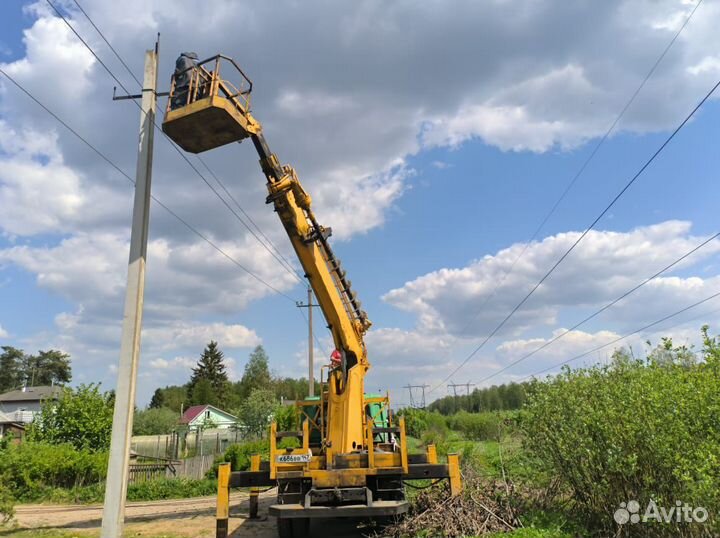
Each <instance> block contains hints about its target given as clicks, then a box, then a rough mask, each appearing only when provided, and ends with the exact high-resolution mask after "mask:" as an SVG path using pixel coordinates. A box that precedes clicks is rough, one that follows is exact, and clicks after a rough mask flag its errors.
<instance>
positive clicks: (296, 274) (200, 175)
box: [46, 0, 304, 283]
mask: <svg viewBox="0 0 720 538" xmlns="http://www.w3.org/2000/svg"><path fill="white" fill-rule="evenodd" d="M46 2H47V3H48V5H50V7H52V8H53V10H54V11H55V13H56V14H57V15H58V16H59V17H60V18H61V19H62V20H63V21H64V23H65V24H66V25H67V27H68V28H70V30H71V31H72V32H73V33H74V34H75V36H76V37H77V38H78V39H79V40H80V42H81V43H82V44H83V45H84V46H85V48H87V49H88V51H90V53H91V54H92V55H93V56H94V57H95V59H96V60H97V61H98V62H99V63H100V65H101V66H102V67H103V68H104V69H105V71H107V73H108V74H109V75H110V76H111V77H112V79H113V80H114V81H115V82H116V83H117V84H118V85H119V86H120V87H121V88H122V89H123V90H124V91H125V92H126V93H128V94H129V93H130V91H129V90H128V89H127V87H126V86H125V85H124V84H123V82H122V81H121V80H120V79H119V78H118V77H117V76H116V75H115V74H114V73H113V72H112V70H111V69H110V68H109V67H108V66H107V64H106V63H105V62H103V61H102V59H101V58H100V56H99V55H98V54H97V53H96V52H95V50H94V49H93V48H92V47H91V46H90V45H89V44H88V43H87V41H86V40H85V39H83V37H82V36H81V35H80V34H79V33H78V31H77V30H76V29H75V28H74V27H73V25H72V24H70V21H68V20H67V17H65V15H63V14H62V13H61V12H60V10H59V9H58V8H57V6H55V4H53V2H52V1H51V0H46ZM81 11H82V12H83V14H84V15H85V17H86V18H87V19H88V20H89V21H90V23H91V24H92V26H93V27H94V28H95V29H96V30H97V32H98V33H99V34H100V35H101V37H102V38H103V40H104V41H105V42H106V43H108V46H110V47H111V48H112V46H111V45H110V44H109V42H108V40H107V39H106V38H105V36H104V35H103V34H102V32H101V31H100V30H99V29H98V27H97V25H95V23H94V22H93V21H92V19H91V18H90V17H89V16H88V14H87V13H86V12H85V11H84V10H82V9H81ZM112 50H113V52H115V54H116V55H117V56H118V57H120V56H119V54H118V53H117V51H115V49H114V48H112ZM122 63H123V65H124V66H125V68H126V69H127V70H128V72H130V74H131V76H133V78H134V79H135V80H136V82H138V84H140V87H141V89H142V83H140V82H139V81H138V80H137V78H136V77H135V76H134V75H133V74H132V71H131V70H130V68H129V67H128V66H127V64H126V63H125V62H124V61H123V62H122ZM133 103H134V104H135V106H137V107H138V108H139V109H140V110H141V112H143V113H144V111H143V110H142V107H141V106H140V105H139V104H138V103H136V102H135V101H134V100H133ZM153 125H154V127H155V129H157V130H158V131H159V132H160V133H161V134H162V135H163V137H164V138H165V139H166V140H167V141H168V142H169V143H170V144H171V146H172V147H173V148H174V149H175V151H176V152H177V153H178V155H180V157H181V158H182V159H183V160H184V161H185V162H186V163H187V164H188V166H190V168H191V169H192V170H193V171H194V172H195V173H196V174H197V176H198V177H199V178H200V179H201V180H202V181H203V182H204V183H205V184H206V185H207V187H208V188H209V189H210V190H211V191H212V192H213V194H215V196H216V197H217V198H218V199H219V200H220V201H221V202H222V203H223V205H225V207H227V209H228V210H229V211H230V212H231V213H232V214H233V216H234V217H235V218H236V219H237V220H238V221H239V222H240V223H241V224H242V225H243V226H244V227H245V228H246V229H247V230H248V231H249V232H250V233H251V234H252V235H253V236H254V237H255V239H257V240H258V242H259V243H260V244H261V246H262V247H263V248H265V249H266V250H267V251H268V252H269V253H270V254H271V255H272V256H273V257H274V258H275V260H276V261H278V263H280V266H281V267H282V268H283V269H284V270H285V271H287V272H288V273H290V274H291V275H292V276H293V277H294V278H295V279H297V280H298V281H299V282H301V283H304V280H303V279H302V277H300V276H299V275H298V273H297V271H296V270H295V269H294V268H292V266H286V265H285V263H287V260H286V261H285V263H284V262H283V261H282V259H281V258H279V257H278V256H277V255H276V254H275V253H274V252H273V251H272V250H271V249H270V248H269V247H268V246H267V245H266V244H265V243H264V242H263V241H262V240H260V238H259V237H258V236H257V235H256V234H255V233H254V232H253V230H252V229H251V228H250V226H249V225H248V224H247V223H246V222H245V221H244V220H243V219H242V217H241V216H240V215H239V214H238V213H237V212H236V211H235V210H234V209H233V207H232V206H231V205H230V204H229V203H228V202H227V200H225V198H224V197H223V196H222V195H221V194H220V193H219V192H218V190H217V189H216V188H215V187H214V186H213V185H212V184H211V183H210V182H209V181H208V179H207V178H206V177H205V176H204V175H203V174H202V173H201V172H200V170H198V169H197V167H196V166H195V165H194V164H193V163H192V162H191V161H190V159H188V157H187V156H186V155H185V154H184V153H183V151H182V150H181V149H180V148H179V147H178V146H177V144H175V142H174V141H173V140H172V139H170V137H168V136H167V134H165V132H163V130H162V129H161V128H160V126H158V124H157V123H156V122H155V121H154V120H153ZM198 159H199V160H200V162H201V163H202V164H203V165H204V166H205V167H206V168H207V169H208V170H209V171H210V172H211V174H212V175H213V177H214V178H215V180H216V181H217V182H218V183H219V184H221V185H222V188H223V189H225V186H224V185H223V184H222V182H221V181H220V180H219V179H218V178H217V176H216V175H215V174H214V173H212V171H211V170H210V168H209V166H208V165H207V163H205V162H204V161H203V159H202V158H201V157H198ZM225 190H226V192H229V191H227V189H225ZM235 203H236V204H237V205H238V206H239V205H240V204H239V203H238V202H237V200H235ZM242 211H243V213H246V212H245V211H244V210H242ZM256 226H257V225H256Z"/></svg>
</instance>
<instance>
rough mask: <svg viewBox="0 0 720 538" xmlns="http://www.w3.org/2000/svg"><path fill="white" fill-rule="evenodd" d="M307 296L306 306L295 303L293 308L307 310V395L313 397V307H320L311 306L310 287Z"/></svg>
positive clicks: (311, 293) (299, 302)
mask: <svg viewBox="0 0 720 538" xmlns="http://www.w3.org/2000/svg"><path fill="white" fill-rule="evenodd" d="M307 294H308V300H307V304H305V303H303V302H302V301H296V302H295V306H297V307H298V308H307V309H308V395H309V396H315V365H314V364H313V362H314V357H313V307H317V306H320V305H314V304H313V302H312V296H313V291H312V288H311V287H310V286H308V289H307Z"/></svg>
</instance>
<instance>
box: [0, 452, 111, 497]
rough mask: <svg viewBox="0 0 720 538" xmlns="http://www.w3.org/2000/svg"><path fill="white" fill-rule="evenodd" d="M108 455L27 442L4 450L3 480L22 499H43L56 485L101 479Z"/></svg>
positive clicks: (0, 465) (0, 471) (0, 468)
mask: <svg viewBox="0 0 720 538" xmlns="http://www.w3.org/2000/svg"><path fill="white" fill-rule="evenodd" d="M107 457H108V456H107V453H103V452H90V451H89V450H77V449H75V448H74V447H73V446H72V445H69V444H62V445H50V444H46V443H32V442H27V443H23V444H20V445H17V446H10V447H8V448H7V449H6V450H4V451H3V454H2V458H0V481H1V482H2V484H4V485H5V486H6V487H7V488H8V489H9V490H10V492H11V493H12V495H13V496H14V497H15V498H16V499H18V500H23V501H34V500H40V499H42V498H43V497H44V496H45V495H46V494H47V492H48V491H49V490H51V489H53V488H68V489H70V488H76V487H81V486H85V485H88V484H94V483H98V482H101V481H102V480H103V479H104V478H105V473H106V470H107Z"/></svg>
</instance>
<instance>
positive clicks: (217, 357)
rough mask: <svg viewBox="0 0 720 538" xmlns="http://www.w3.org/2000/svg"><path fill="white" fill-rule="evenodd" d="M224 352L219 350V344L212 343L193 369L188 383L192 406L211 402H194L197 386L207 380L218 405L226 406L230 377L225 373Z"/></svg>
mask: <svg viewBox="0 0 720 538" xmlns="http://www.w3.org/2000/svg"><path fill="white" fill-rule="evenodd" d="M223 357H224V355H223V352H222V351H220V349H218V345H217V342H215V341H212V340H211V341H210V343H209V344H208V345H207V346H206V347H205V350H204V351H203V352H202V355H201V356H200V360H199V361H198V362H197V366H196V367H195V368H193V369H192V377H191V378H190V383H188V389H187V390H188V391H187V394H188V399H189V400H190V403H191V405H202V404H206V403H209V402H199V401H194V400H195V398H194V396H195V390H194V389H195V385H197V383H198V382H199V381H200V380H202V379H205V380H207V381H208V382H209V384H210V386H211V387H212V390H213V391H214V395H215V398H214V399H215V402H217V405H221V406H223V405H225V400H226V396H227V386H228V376H227V372H226V371H225V363H224V362H223Z"/></svg>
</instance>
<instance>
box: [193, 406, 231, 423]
mask: <svg viewBox="0 0 720 538" xmlns="http://www.w3.org/2000/svg"><path fill="white" fill-rule="evenodd" d="M207 409H214V410H215V411H217V412H218V413H220V414H222V415H226V416H228V417H230V418H233V419H234V418H237V417H235V415H231V414H230V413H228V412H227V411H223V410H222V409H218V408H217V407H215V406H214V405H208V404H206V405H193V406H192V407H188V408H187V409H186V410H185V412H184V413H183V416H182V417H180V424H190V423H191V422H192V421H193V420H195V419H196V418H197V417H198V416H200V415H202V414H203V413H204V412H205V411H206V410H207Z"/></svg>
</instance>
